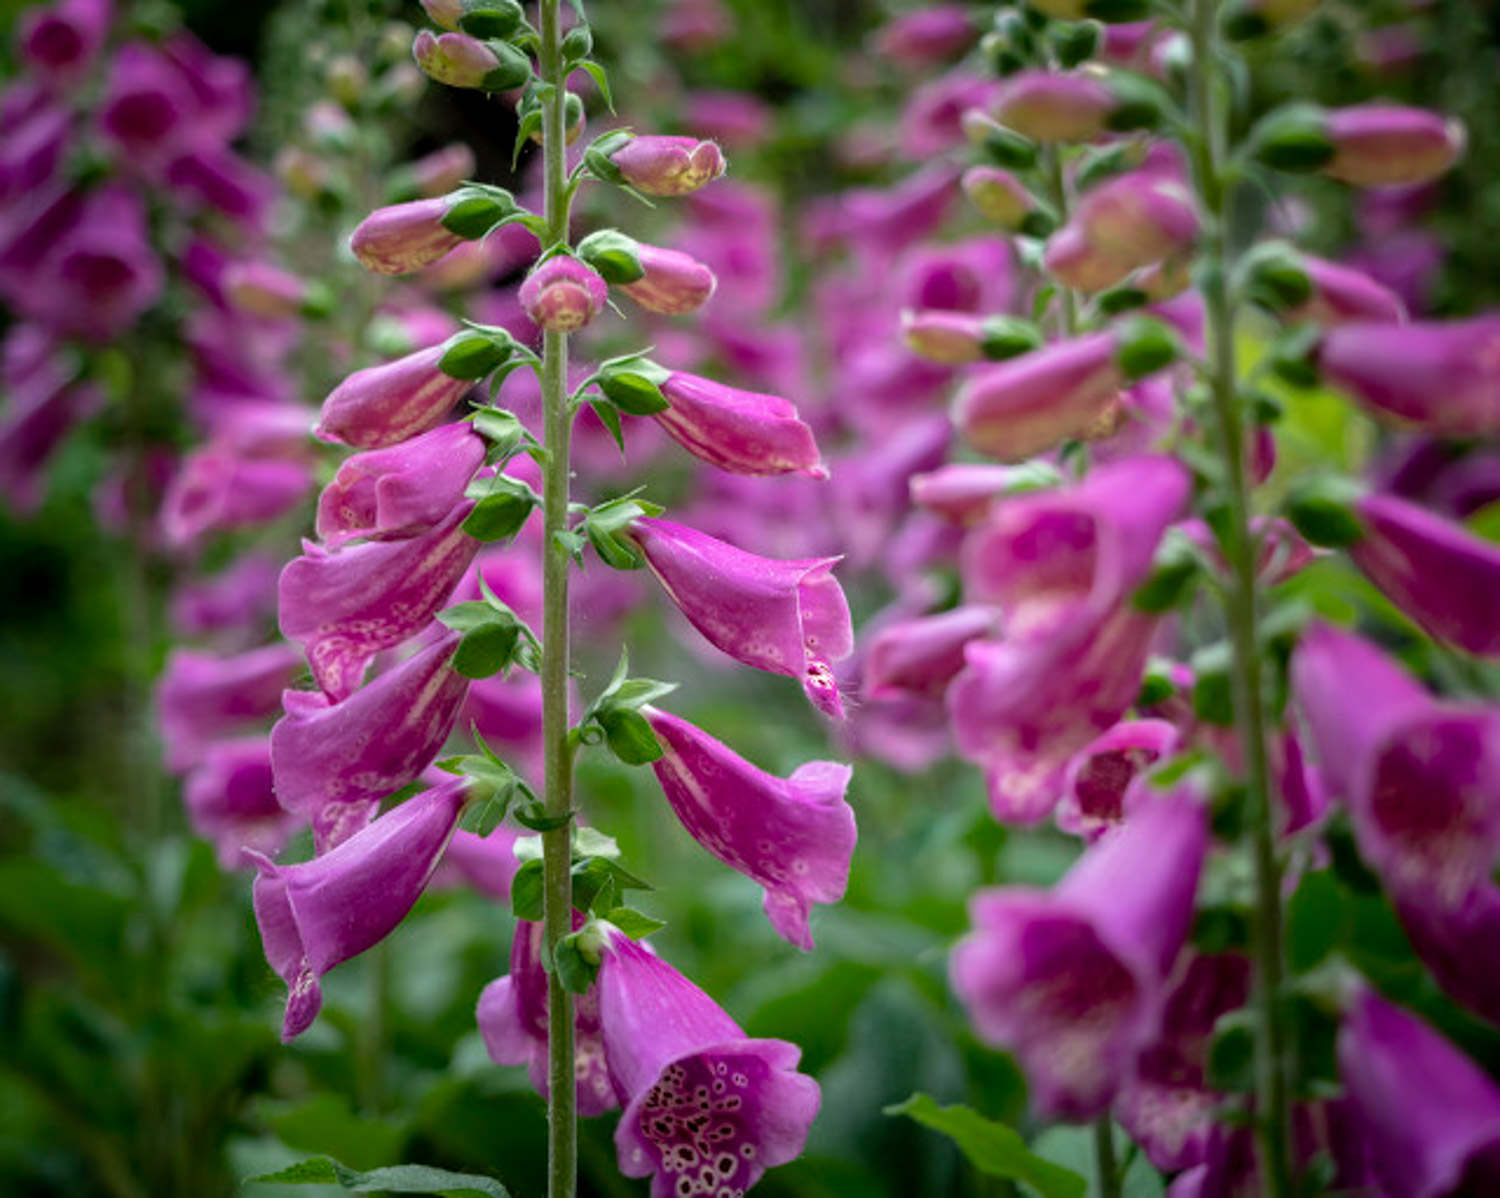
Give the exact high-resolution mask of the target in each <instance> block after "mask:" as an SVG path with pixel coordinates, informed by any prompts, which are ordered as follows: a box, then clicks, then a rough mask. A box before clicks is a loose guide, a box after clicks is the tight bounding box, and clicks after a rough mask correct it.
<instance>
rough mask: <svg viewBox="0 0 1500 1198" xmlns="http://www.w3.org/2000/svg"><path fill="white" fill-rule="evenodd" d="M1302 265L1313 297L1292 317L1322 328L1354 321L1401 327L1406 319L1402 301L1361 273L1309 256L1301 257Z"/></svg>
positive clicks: (1386, 288)
mask: <svg viewBox="0 0 1500 1198" xmlns="http://www.w3.org/2000/svg"><path fill="white" fill-rule="evenodd" d="M1301 262H1302V267H1303V269H1304V270H1306V271H1307V277H1308V281H1309V282H1310V283H1311V284H1312V297H1311V298H1310V299H1309V300H1308V302H1307V303H1306V304H1305V305H1303V306H1302V307H1301V308H1300V309H1298V310H1297V312H1296V313H1295V315H1297V316H1300V317H1303V318H1305V319H1308V320H1313V321H1316V322H1317V323H1318V324H1320V325H1323V326H1324V327H1325V328H1329V327H1332V326H1333V325H1336V324H1346V323H1348V322H1350V321H1356V320H1368V321H1379V322H1381V323H1385V324H1400V323H1401V322H1403V321H1404V320H1405V319H1406V305H1405V304H1403V303H1402V302H1401V297H1400V296H1399V295H1397V294H1396V293H1395V292H1394V291H1392V290H1391V289H1390V288H1389V287H1387V286H1385V284H1383V283H1379V282H1377V281H1376V280H1374V279H1372V278H1371V277H1370V276H1369V275H1367V274H1366V273H1365V272H1364V271H1362V270H1355V269H1354V267H1352V266H1346V265H1344V264H1343V263H1342V262H1330V261H1329V260H1328V259H1326V258H1315V257H1314V256H1313V255H1311V254H1303V255H1301Z"/></svg>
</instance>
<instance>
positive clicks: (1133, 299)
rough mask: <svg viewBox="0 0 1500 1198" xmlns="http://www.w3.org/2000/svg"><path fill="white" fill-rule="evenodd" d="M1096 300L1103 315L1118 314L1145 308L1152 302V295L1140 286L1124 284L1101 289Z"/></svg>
mask: <svg viewBox="0 0 1500 1198" xmlns="http://www.w3.org/2000/svg"><path fill="white" fill-rule="evenodd" d="M1094 302H1095V303H1096V304H1097V305H1098V307H1099V311H1100V313H1101V314H1102V315H1104V316H1118V315H1119V314H1120V313H1122V312H1130V311H1133V310H1134V309H1136V308H1144V307H1145V306H1146V305H1147V304H1149V303H1150V302H1151V297H1150V296H1149V295H1147V294H1146V293H1145V292H1144V291H1142V290H1141V289H1140V288H1139V287H1129V286H1122V287H1111V288H1110V289H1109V290H1108V291H1101V292H1100V293H1099V295H1098V296H1097V297H1096V299H1095V300H1094Z"/></svg>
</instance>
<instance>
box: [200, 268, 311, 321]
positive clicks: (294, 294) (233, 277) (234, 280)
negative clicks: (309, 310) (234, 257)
mask: <svg viewBox="0 0 1500 1198" xmlns="http://www.w3.org/2000/svg"><path fill="white" fill-rule="evenodd" d="M222 282H223V288H224V298H225V300H226V301H227V302H228V303H229V305H230V307H232V308H234V309H235V310H236V311H239V312H244V313H246V314H247V315H249V316H259V317H263V318H264V319H266V320H288V319H290V318H292V317H294V316H297V315H299V314H301V312H302V311H303V307H304V305H306V304H307V303H308V302H309V300H310V298H311V296H312V293H311V291H310V290H309V288H308V285H307V283H306V281H305V280H303V279H300V278H298V277H297V276H296V275H294V274H292V273H291V272H290V271H286V270H282V269H281V268H280V267H279V266H273V265H272V264H271V263H269V262H264V261H255V260H251V261H245V262H235V263H233V264H231V265H230V266H228V267H227V268H226V269H225V271H224V275H223V280H222Z"/></svg>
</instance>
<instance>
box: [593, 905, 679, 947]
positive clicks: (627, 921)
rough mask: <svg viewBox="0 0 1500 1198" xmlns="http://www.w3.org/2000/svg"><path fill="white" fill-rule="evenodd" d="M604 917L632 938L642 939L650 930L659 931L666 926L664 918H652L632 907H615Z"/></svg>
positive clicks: (649, 933)
mask: <svg viewBox="0 0 1500 1198" xmlns="http://www.w3.org/2000/svg"><path fill="white" fill-rule="evenodd" d="M604 918H605V919H607V920H608V921H609V922H610V923H612V924H614V925H615V927H617V928H619V929H620V931H622V932H624V933H625V935H627V936H629V937H630V938H631V939H632V940H644V939H645V938H646V937H647V936H649V935H651V933H652V932H659V931H661V929H662V928H664V927H666V926H667V923H666V920H663V919H653V918H652V917H651V916H649V915H646V914H645V913H643V912H641V911H637V910H636V909H635V908H634V907H616V908H614V909H613V910H612V911H610V912H608V913H607V914H606V915H605V917H604Z"/></svg>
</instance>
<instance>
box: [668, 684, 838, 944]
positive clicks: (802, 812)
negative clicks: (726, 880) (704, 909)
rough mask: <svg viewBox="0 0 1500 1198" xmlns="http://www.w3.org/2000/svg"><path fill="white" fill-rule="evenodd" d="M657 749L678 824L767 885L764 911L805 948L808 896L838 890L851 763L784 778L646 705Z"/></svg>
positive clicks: (826, 897) (814, 899)
mask: <svg viewBox="0 0 1500 1198" xmlns="http://www.w3.org/2000/svg"><path fill="white" fill-rule="evenodd" d="M643 714H644V715H645V716H646V718H647V719H648V720H649V721H650V723H651V729H652V731H653V732H655V733H656V738H657V741H658V742H659V743H660V745H661V748H662V756H661V757H659V758H658V759H657V760H656V761H654V762H652V764H651V767H652V769H654V770H655V771H656V779H657V781H658V782H660V783H661V788H662V791H663V793H665V794H666V796H667V802H668V803H670V804H671V805H672V810H673V811H674V812H676V814H677V818H678V819H679V820H681V821H682V826H683V827H684V828H686V829H687V831H688V834H689V835H691V836H692V837H693V839H694V840H696V841H697V842H698V843H699V844H701V845H702V846H703V847H704V848H705V849H707V850H708V851H709V852H710V853H712V854H713V855H714V856H715V857H717V858H718V859H719V860H720V861H722V862H723V863H724V864H725V865H727V866H729V868H730V869H733V870H737V871H738V872H740V873H742V874H744V875H745V876H746V877H747V878H750V879H752V880H753V881H755V882H758V883H759V884H760V885H761V886H762V887H764V888H765V892H766V898H765V910H766V918H768V919H769V920H770V921H771V926H772V927H774V928H775V929H776V932H777V934H778V935H780V936H781V937H782V939H784V940H786V941H788V942H789V943H791V944H795V945H796V946H797V947H798V948H800V949H803V950H805V951H811V949H812V946H813V944H812V933H811V931H810V930H809V928H808V915H809V910H810V908H811V906H812V904H813V903H834V902H837V901H838V900H839V899H841V898H843V896H844V888H845V886H846V885H847V884H848V881H849V859H850V857H851V855H852V854H853V852H854V840H855V828H854V812H853V810H852V809H851V808H850V806H849V804H848V803H846V802H845V801H844V792H845V791H846V790H847V789H848V786H849V777H850V774H851V770H850V768H849V767H848V766H847V765H842V764H840V763H839V762H836V761H810V762H808V763H807V764H805V765H802V766H799V767H798V768H797V769H796V770H795V771H794V772H793V773H792V775H791V777H789V778H780V777H777V776H776V775H775V774H768V773H766V771H764V770H762V769H758V768H756V767H755V766H753V765H751V764H750V763H749V762H748V761H746V760H745V759H744V758H743V757H741V756H739V755H738V754H737V753H735V752H734V751H733V750H732V749H730V748H729V746H727V745H725V744H723V743H722V742H720V741H718V740H715V739H714V738H713V737H711V736H709V735H708V734H707V733H706V732H704V731H703V730H702V729H701V728H697V727H694V726H693V725H692V724H690V723H688V722H687V721H686V720H684V719H680V718H679V717H677V716H674V715H672V714H670V713H669V712H665V711H661V710H659V709H657V708H651V707H648V708H645V709H643Z"/></svg>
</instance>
